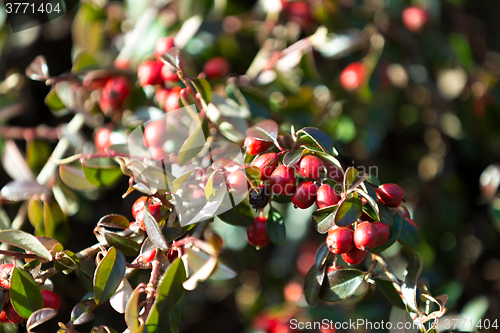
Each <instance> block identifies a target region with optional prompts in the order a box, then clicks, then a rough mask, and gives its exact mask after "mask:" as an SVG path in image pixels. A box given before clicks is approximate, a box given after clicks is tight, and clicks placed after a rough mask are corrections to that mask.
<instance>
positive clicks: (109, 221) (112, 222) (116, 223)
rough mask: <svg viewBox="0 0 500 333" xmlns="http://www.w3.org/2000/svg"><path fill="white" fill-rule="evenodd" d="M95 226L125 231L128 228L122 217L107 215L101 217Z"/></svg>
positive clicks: (125, 219) (128, 223)
mask: <svg viewBox="0 0 500 333" xmlns="http://www.w3.org/2000/svg"><path fill="white" fill-rule="evenodd" d="M97 225H102V226H105V227H111V228H123V229H127V228H128V227H129V226H130V222H129V220H128V219H127V218H126V217H125V216H123V215H119V214H108V215H105V216H103V217H101V219H100V220H99V222H97Z"/></svg>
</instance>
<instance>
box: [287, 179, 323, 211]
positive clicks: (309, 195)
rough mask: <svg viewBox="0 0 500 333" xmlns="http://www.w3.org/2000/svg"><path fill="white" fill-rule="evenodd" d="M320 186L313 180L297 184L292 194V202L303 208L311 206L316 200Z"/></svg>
mask: <svg viewBox="0 0 500 333" xmlns="http://www.w3.org/2000/svg"><path fill="white" fill-rule="evenodd" d="M316 192H318V186H317V185H316V184H314V183H313V182H303V183H300V184H299V185H297V188H296V189H295V192H294V193H293V195H292V203H293V204H294V206H295V207H299V208H301V209H306V208H309V207H311V206H312V205H313V203H314V202H315V201H316Z"/></svg>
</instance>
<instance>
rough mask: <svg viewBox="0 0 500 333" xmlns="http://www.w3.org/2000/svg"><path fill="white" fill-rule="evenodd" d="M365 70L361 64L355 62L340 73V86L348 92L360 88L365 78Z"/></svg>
mask: <svg viewBox="0 0 500 333" xmlns="http://www.w3.org/2000/svg"><path fill="white" fill-rule="evenodd" d="M365 72H366V71H365V68H364V66H363V64H362V63H360V62H353V63H352V64H350V65H348V66H347V67H346V68H344V70H343V71H342V73H340V85H341V86H342V88H344V89H345V90H347V91H353V90H356V89H358V88H359V86H360V85H361V83H362V82H363V79H364V76H365Z"/></svg>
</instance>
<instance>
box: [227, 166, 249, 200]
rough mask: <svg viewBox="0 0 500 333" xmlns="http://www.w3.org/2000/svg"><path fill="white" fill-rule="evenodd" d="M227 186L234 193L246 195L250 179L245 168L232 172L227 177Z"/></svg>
mask: <svg viewBox="0 0 500 333" xmlns="http://www.w3.org/2000/svg"><path fill="white" fill-rule="evenodd" d="M226 182H227V187H228V189H230V191H231V192H232V193H235V194H236V195H238V196H241V195H245V194H246V193H247V192H248V187H249V185H248V180H247V178H246V176H245V172H244V171H243V170H236V171H233V172H231V173H230V174H229V175H228V176H227V177H226Z"/></svg>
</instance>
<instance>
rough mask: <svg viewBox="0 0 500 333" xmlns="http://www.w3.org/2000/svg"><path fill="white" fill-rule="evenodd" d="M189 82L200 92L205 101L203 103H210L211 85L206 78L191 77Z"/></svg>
mask: <svg viewBox="0 0 500 333" xmlns="http://www.w3.org/2000/svg"><path fill="white" fill-rule="evenodd" d="M191 82H192V83H193V84H194V86H195V87H196V90H197V91H198V92H199V93H200V95H201V98H203V100H204V101H205V103H207V104H208V103H210V100H211V99H212V87H211V86H210V83H209V82H208V81H207V80H206V79H193V80H191Z"/></svg>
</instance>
